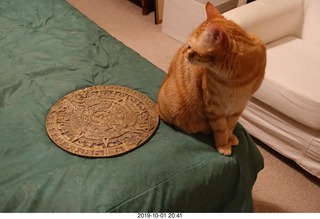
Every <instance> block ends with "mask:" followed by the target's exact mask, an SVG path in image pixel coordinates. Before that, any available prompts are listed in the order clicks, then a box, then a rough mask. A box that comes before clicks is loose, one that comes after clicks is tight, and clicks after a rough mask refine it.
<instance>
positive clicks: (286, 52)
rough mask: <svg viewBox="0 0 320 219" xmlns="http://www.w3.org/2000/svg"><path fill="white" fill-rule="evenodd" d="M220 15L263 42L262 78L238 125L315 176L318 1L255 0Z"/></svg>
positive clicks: (319, 151) (319, 171)
mask: <svg viewBox="0 0 320 219" xmlns="http://www.w3.org/2000/svg"><path fill="white" fill-rule="evenodd" d="M224 16H225V17H227V18H229V19H231V20H233V21H235V22H236V23H238V24H239V25H240V26H242V27H243V28H245V29H246V30H247V31H249V32H253V33H255V34H257V35H258V36H260V38H261V39H262V40H263V42H264V43H265V44H266V46H267V66H266V74H265V79H264V81H263V83H262V85H261V87H260V89H259V90H258V91H257V92H256V93H255V94H254V97H253V98H252V100H251V101H250V102H249V104H248V106H247V108H246V110H245V111H244V113H243V115H242V117H241V118H240V123H241V124H242V125H244V127H245V128H246V129H247V130H248V131H249V133H250V134H251V135H253V136H255V137H256V138H257V139H259V140H261V141H262V142H264V143H265V144H267V145H268V146H270V147H272V148H273V149H275V150H276V151H278V152H279V153H281V154H283V155H284V156H286V157H288V158H290V159H292V160H294V161H295V162H296V163H298V164H299V165H300V166H301V167H303V168H304V169H305V170H307V171H308V172H310V173H311V174H313V175H315V176H316V177H318V178H320V0H256V1H255V2H253V3H250V4H247V5H244V6H241V7H239V8H236V9H233V10H230V11H228V12H226V13H224Z"/></svg>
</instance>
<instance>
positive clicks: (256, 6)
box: [223, 0, 304, 44]
mask: <svg viewBox="0 0 320 219" xmlns="http://www.w3.org/2000/svg"><path fill="white" fill-rule="evenodd" d="M303 5H304V1H303V0H287V1H284V0H256V1H254V2H252V3H249V4H246V5H244V6H241V7H238V8H235V9H233V10H230V11H227V12H226V13H224V14H223V15H224V16H225V17H226V18H228V19H230V20H233V21H234V22H236V23H237V24H239V25H240V26H241V27H243V28H244V29H245V30H246V31H248V32H250V33H254V34H256V35H257V36H259V37H260V38H261V39H262V41H263V42H264V43H265V44H268V43H270V42H272V41H274V40H277V39H280V38H282V37H285V36H295V37H298V38H301V30H302V24H303V13H304V12H303V11H304V6H303Z"/></svg>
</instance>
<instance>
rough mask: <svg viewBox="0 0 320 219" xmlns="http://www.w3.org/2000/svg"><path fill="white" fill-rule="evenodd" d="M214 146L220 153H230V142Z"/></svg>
mask: <svg viewBox="0 0 320 219" xmlns="http://www.w3.org/2000/svg"><path fill="white" fill-rule="evenodd" d="M216 147H217V150H218V152H219V153H220V154H222V155H225V156H230V155H231V153H232V148H231V144H225V145H217V146H216Z"/></svg>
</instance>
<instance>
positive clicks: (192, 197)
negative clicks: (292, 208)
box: [0, 0, 263, 212]
mask: <svg viewBox="0 0 320 219" xmlns="http://www.w3.org/2000/svg"><path fill="white" fill-rule="evenodd" d="M106 13H107V12H106ZM128 22H129V21H128ZM0 27H1V28H0V173H1V176H0V211H1V212H141V211H157V212H169V211H174V212H205V211H211V212H221V211H229V212H240V211H244V212H246V211H252V194H251V191H252V186H253V184H254V182H255V180H256V177H257V174H258V172H259V171H260V170H261V169H262V168H263V158H262V156H261V154H260V153H259V151H258V150H257V148H256V146H255V144H254V142H253V141H252V139H251V138H250V136H249V135H248V134H247V132H246V131H245V130H244V129H243V127H242V126H241V125H238V127H237V128H236V130H235V133H236V135H237V136H238V138H239V140H240V142H241V143H240V145H239V146H238V147H236V148H234V152H233V155H232V156H230V157H226V156H222V155H220V154H218V153H217V152H216V150H215V148H214V147H213V139H212V137H210V136H203V135H193V136H190V135H186V134H183V133H182V132H179V131H177V130H175V129H173V128H171V127H169V126H168V125H166V124H165V123H163V122H161V123H160V125H159V128H158V130H157V132H156V133H155V135H154V136H153V137H152V138H151V139H150V140H149V141H148V142H147V143H146V144H145V145H143V146H141V147H139V148H137V149H136V150H134V151H132V152H129V153H127V154H124V155H121V156H117V157H113V158H97V159H90V158H83V157H79V156H75V155H72V154H70V153H68V152H66V151H64V150H62V149H60V148H59V147H57V146H56V145H55V144H54V143H53V142H52V141H51V140H50V139H49V137H48V135H47V133H46V127H45V121H46V115H47V113H48V111H49V109H50V108H51V107H52V105H53V104H55V103H56V102H57V101H58V100H59V99H60V98H61V97H63V96H65V95H66V94H68V93H70V92H73V91H75V90H77V89H80V88H84V87H88V86H94V85H108V84H114V85H122V86H127V87H130V88H132V89H135V90H138V91H140V92H142V93H144V94H145V95H147V96H149V97H150V98H152V99H153V100H154V101H156V97H157V93H158V90H159V87H160V85H161V82H162V80H163V79H164V77H165V74H164V73H163V72H162V71H161V70H160V69H159V68H157V67H155V66H154V65H152V64H151V63H150V62H148V61H147V60H145V59H144V58H142V57H141V56H140V55H139V54H137V53H136V52H134V51H132V50H131V49H129V48H128V47H126V46H125V45H123V44H122V43H120V42H119V41H117V40H116V39H114V38H113V37H112V36H110V35H109V34H108V33H106V32H105V31H104V30H102V29H101V28H99V27H98V26H97V25H96V24H94V23H93V22H91V21H90V20H89V19H87V18H86V17H84V16H83V15H82V14H81V13H80V12H78V11H77V10H76V9H74V8H73V7H72V6H70V5H69V4H68V3H66V2H65V1H63V0H51V1H50V0H24V1H20V0H0Z"/></svg>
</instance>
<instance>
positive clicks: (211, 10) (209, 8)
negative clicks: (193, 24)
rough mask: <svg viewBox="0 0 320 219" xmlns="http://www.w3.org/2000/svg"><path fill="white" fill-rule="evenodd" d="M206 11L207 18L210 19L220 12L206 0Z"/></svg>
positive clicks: (218, 15)
mask: <svg viewBox="0 0 320 219" xmlns="http://www.w3.org/2000/svg"><path fill="white" fill-rule="evenodd" d="M206 13H207V20H211V19H213V18H215V17H221V16H222V15H221V13H220V12H219V11H218V9H216V7H214V5H213V4H211V3H210V2H207V4H206Z"/></svg>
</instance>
